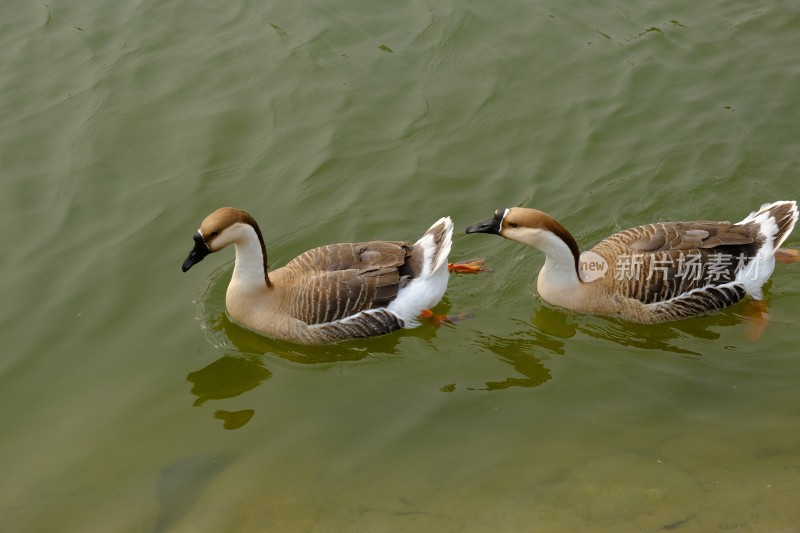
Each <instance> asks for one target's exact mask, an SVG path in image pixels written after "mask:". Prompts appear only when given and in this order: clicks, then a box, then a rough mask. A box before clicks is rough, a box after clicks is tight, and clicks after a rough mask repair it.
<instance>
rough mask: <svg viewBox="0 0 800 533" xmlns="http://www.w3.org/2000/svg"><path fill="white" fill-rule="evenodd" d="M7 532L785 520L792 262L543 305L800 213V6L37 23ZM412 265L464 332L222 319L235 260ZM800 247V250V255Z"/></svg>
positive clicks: (573, 527)
mask: <svg viewBox="0 0 800 533" xmlns="http://www.w3.org/2000/svg"><path fill="white" fill-rule="evenodd" d="M0 162H1V163H2V167H1V168H2V180H0V206H2V209H1V210H0V228H2V229H3V232H2V235H3V250H4V252H3V254H2V256H1V258H0V284H2V289H1V290H2V294H3V298H2V305H1V306H0V320H1V322H0V323H1V324H2V331H3V339H4V344H5V347H4V350H3V355H2V357H0V426H1V427H2V434H1V436H0V471H2V475H1V476H0V530H2V531H4V532H5V531H9V532H11V531H24V532H27V531H76V532H77V531H137V532H138V531H154V532H172V531H177V532H184V531H186V532H196V531H201V532H205V531H208V532H212V531H213V532H217V531H243V532H248V531H315V532H327V531H348V532H349V531H393V532H394V531H415V532H416V531H515V530H516V531H581V530H583V531H588V530H591V531H609V532H612V531H613V532H618V531H659V530H666V531H692V532H693V531H714V530H732V531H796V530H798V529H800V512H799V511H798V506H797V501H798V500H797V495H798V493H800V388H799V387H798V376H800V351H799V350H798V348H797V344H798V340H799V337H800V334H798V331H799V329H798V328H800V314H798V308H800V266H798V265H779V266H778V268H777V269H776V271H775V273H774V275H773V277H772V281H771V282H770V284H769V285H768V286H767V290H766V300H767V302H768V304H769V316H770V321H769V324H768V326H767V329H766V331H765V333H764V335H763V336H762V337H761V338H760V339H759V340H757V341H755V342H753V341H750V340H748V327H749V325H750V324H749V319H748V318H747V316H746V311H747V309H746V306H744V305H738V306H736V307H734V308H732V309H729V310H727V311H725V312H722V313H719V314H717V315H714V316H711V317H705V318H698V319H692V320H686V321H682V322H678V323H675V324H670V325H665V326H638V325H630V324H625V323H622V322H619V321H615V320H609V319H605V318H599V317H588V316H582V315H575V314H571V313H565V312H562V311H559V310H555V309H550V308H548V307H546V306H544V305H543V304H542V302H541V301H540V300H539V299H538V298H537V296H536V293H535V274H536V272H537V271H538V268H539V267H540V266H541V265H542V262H543V258H542V256H541V255H540V254H539V253H538V252H536V251H535V250H533V249H526V248H525V247H523V246H522V245H519V244H517V243H513V242H509V241H504V240H502V239H499V238H497V237H489V236H485V235H476V236H465V235H464V233H463V229H464V228H465V227H466V226H467V225H468V224H472V223H475V222H478V221H480V220H484V219H486V218H488V217H489V216H490V215H491V213H492V211H493V210H494V209H495V208H498V207H509V206H514V205H525V206H529V207H536V208H539V209H542V210H544V211H547V212H549V213H551V214H552V215H554V216H555V217H557V218H558V219H559V220H560V221H561V222H562V223H563V224H564V225H566V226H567V227H568V228H570V229H571V230H572V231H573V232H574V234H575V235H576V238H577V239H578V241H579V242H580V243H581V245H582V246H583V247H585V248H589V247H591V246H592V245H593V244H595V243H596V242H597V241H599V240H600V239H601V238H603V237H604V236H606V235H608V234H609V233H611V232H613V231H615V230H618V229H622V228H625V227H629V226H633V225H637V224H640V223H644V222H653V221H657V220H681V219H684V220H685V219H697V218H699V219H713V220H727V219H733V220H740V219H741V218H744V216H745V215H746V214H747V213H749V212H750V211H751V210H752V209H755V208H757V207H758V206H760V205H761V204H762V203H764V202H768V201H774V200H779V199H785V200H790V199H795V200H796V199H800V198H799V197H800V194H799V193H800V186H798V183H800V182H799V181H798V174H799V173H800V4H797V3H796V2H795V3H793V2H771V3H761V4H758V3H753V2H749V1H741V0H734V1H724V2H723V1H719V0H716V1H715V0H712V1H711V2H689V1H685V0H683V1H679V2H669V3H663V2H623V3H621V4H613V5H612V4H606V3H597V2H580V1H574V0H570V1H568V2H543V1H540V0H534V1H532V2H521V1H519V0H499V1H495V2H491V3H486V2H472V1H467V2H459V3H454V2H428V1H427V0H415V1H400V2H374V1H371V2H367V1H363V0H332V1H331V2H306V1H302V0H301V1H297V2H280V3H278V2H271V1H267V2H251V1H241V0H234V1H232V2H213V1H209V0H199V1H196V2H181V1H170V0H168V1H162V2H149V1H133V2H98V1H95V0H87V1H84V2H62V1H60V0H47V1H46V2H16V3H11V4H9V5H7V6H5V9H4V10H3V16H2V18H0ZM223 205H233V206H237V207H241V208H243V209H246V210H248V211H249V212H251V213H252V214H253V215H254V216H255V218H256V219H257V220H258V221H259V223H260V224H261V227H262V229H263V230H264V233H265V238H266V240H267V246H268V248H269V251H270V263H271V265H273V266H280V265H282V264H284V263H285V262H287V261H288V260H290V259H291V258H292V257H294V255H296V254H298V253H299V252H301V251H304V250H306V249H308V248H311V247H314V246H317V245H320V244H325V243H330V242H338V241H359V240H369V239H375V238H388V239H408V240H415V239H416V238H417V237H418V236H419V235H421V234H422V232H423V231H424V230H425V229H426V228H427V227H428V226H429V225H430V224H431V223H432V222H433V221H434V220H436V219H437V218H439V217H440V216H442V215H445V214H447V215H450V216H451V217H452V218H453V220H454V221H455V223H456V227H457V234H456V237H455V241H454V245H453V253H452V254H451V258H452V259H455V260H458V259H467V258H470V257H474V256H484V257H486V258H487V262H488V263H489V264H490V265H491V266H492V267H493V268H494V272H492V273H491V274H482V275H479V276H464V275H454V276H452V278H451V281H450V287H449V289H448V293H447V295H446V297H445V300H444V301H443V302H442V304H440V306H439V307H438V308H437V311H440V312H449V313H453V314H460V313H467V314H469V315H470V318H468V319H465V320H462V321H459V322H457V323H455V324H453V325H443V326H441V327H438V328H437V327H435V326H433V325H431V324H425V325H423V326H421V327H420V328H418V329H415V330H409V331H402V332H398V333H395V334H393V335H389V336H386V337H381V338H374V339H368V340H362V341H353V342H346V343H343V344H340V345H336V346H328V347H313V348H305V347H302V346H296V345H293V344H291V343H285V342H278V341H274V340H270V339H265V338H262V337H259V336H257V335H254V334H252V333H249V332H247V331H245V330H243V329H241V328H239V327H238V326H236V325H234V324H232V323H231V322H230V321H229V320H228V319H227V317H226V316H225V312H224V291H225V286H226V283H227V280H228V279H229V277H230V273H231V262H230V261H231V259H232V253H231V252H230V251H227V250H226V251H225V252H223V253H220V254H217V255H214V256H211V257H209V258H208V259H206V260H205V261H204V262H203V263H202V264H200V265H198V266H196V267H195V268H193V269H192V270H191V271H190V272H189V273H187V274H182V273H181V272H180V268H179V267H180V264H181V262H182V261H183V259H184V258H185V256H186V254H187V253H188V251H189V249H190V248H191V246H192V241H191V237H192V234H193V232H194V231H195V229H196V228H197V226H198V225H199V223H200V221H201V220H202V219H203V217H204V216H205V215H207V214H208V213H209V212H211V211H212V210H214V209H215V208H217V207H220V206H223ZM787 245H789V246H792V247H796V248H800V233H798V232H795V235H793V236H792V237H790V239H789V241H788V242H787Z"/></svg>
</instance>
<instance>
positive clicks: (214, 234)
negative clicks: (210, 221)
mask: <svg viewBox="0 0 800 533" xmlns="http://www.w3.org/2000/svg"><path fill="white" fill-rule="evenodd" d="M218 236H219V232H218V231H212V232H211V235H209V236H208V238H209V239H215V238H217V237H218Z"/></svg>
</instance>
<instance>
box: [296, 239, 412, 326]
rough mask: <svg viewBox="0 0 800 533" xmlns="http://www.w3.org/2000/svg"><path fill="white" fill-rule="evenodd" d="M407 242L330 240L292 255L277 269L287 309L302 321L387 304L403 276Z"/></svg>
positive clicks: (329, 319)
mask: <svg viewBox="0 0 800 533" xmlns="http://www.w3.org/2000/svg"><path fill="white" fill-rule="evenodd" d="M412 252H413V247H412V245H411V243H408V242H403V241H372V242H366V243H345V244H332V245H328V246H323V247H320V248H315V249H313V250H309V251H308V252H305V253H303V254H301V255H300V256H298V257H296V258H295V259H293V260H292V261H291V262H290V263H288V264H287V265H286V266H285V267H283V268H282V269H280V270H281V271H282V279H283V286H284V288H285V291H286V292H285V295H286V309H287V310H288V312H289V314H291V315H292V316H293V317H294V318H297V319H299V320H302V321H303V322H305V323H307V324H322V323H327V322H334V321H337V320H342V319H344V318H347V317H349V316H353V315H355V314H357V313H359V312H361V311H366V310H368V309H374V308H380V307H385V306H387V305H389V303H391V302H392V300H394V299H395V298H396V297H397V293H398V291H399V290H400V287H401V286H402V285H403V283H404V281H405V276H404V275H403V272H402V270H403V269H404V267H405V266H406V263H407V262H408V261H409V260H410V257H411V256H412V255H413V254H412Z"/></svg>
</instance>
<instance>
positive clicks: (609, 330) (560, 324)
mask: <svg viewBox="0 0 800 533" xmlns="http://www.w3.org/2000/svg"><path fill="white" fill-rule="evenodd" d="M532 322H533V324H534V326H535V328H534V329H535V335H538V336H542V335H543V332H546V333H547V335H556V336H559V337H563V338H566V337H571V336H573V335H575V333H577V332H581V333H584V334H586V335H588V336H590V337H593V338H596V339H601V340H604V341H609V342H613V343H615V344H619V345H621V346H625V347H631V348H638V349H640V350H662V351H665V352H671V353H675V354H679V355H681V356H688V357H693V358H697V357H701V356H702V354H701V353H700V352H697V351H695V350H691V349H689V348H686V347H685V346H681V345H680V344H681V343H682V341H687V340H691V339H693V338H694V339H704V340H717V339H719V338H720V337H721V334H720V333H719V332H718V331H716V329H719V328H724V327H730V326H736V327H745V326H746V324H745V323H744V321H743V317H741V316H740V315H737V314H736V313H735V312H734V311H733V310H725V311H722V312H720V313H715V314H713V315H709V316H703V317H695V318H690V319H686V320H680V321H677V322H670V323H666V324H634V323H631V322H626V321H623V320H617V319H614V318H606V317H587V316H576V315H573V314H571V313H568V312H565V311H561V310H559V309H554V308H550V307H546V306H545V307H542V308H540V309H539V310H537V311H536V312H535V313H534V315H533V317H532ZM547 335H544V337H545V338H547ZM686 344H691V343H688V342H687V343H686ZM695 344H696V343H695ZM562 353H563V352H562Z"/></svg>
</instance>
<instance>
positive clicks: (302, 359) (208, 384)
mask: <svg viewBox="0 0 800 533" xmlns="http://www.w3.org/2000/svg"><path fill="white" fill-rule="evenodd" d="M446 305H447V304H445V306H446ZM437 308H438V307H437ZM204 309H205V313H204V315H203V316H200V317H199V318H200V320H201V321H202V323H203V326H204V327H203V329H204V331H205V332H206V336H207V338H208V340H209V342H210V343H211V344H212V345H214V346H215V347H217V348H218V349H220V350H222V351H224V352H225V355H223V356H222V357H220V358H219V359H217V360H216V361H214V362H212V363H211V364H209V365H207V366H205V367H203V368H201V369H200V370H196V371H194V372H190V373H189V374H188V375H187V376H186V379H187V381H189V382H190V383H192V389H191V393H192V394H194V395H195V396H196V399H195V401H194V405H195V406H201V405H203V404H204V403H206V402H207V401H209V400H225V399H228V398H234V397H237V396H241V395H242V394H244V393H247V392H249V391H251V390H253V389H255V388H256V387H258V386H260V385H262V384H263V383H265V382H267V381H269V380H270V379H271V378H272V371H270V370H269V369H268V368H267V366H266V363H265V361H268V360H269V359H268V358H267V357H265V356H276V357H277V358H279V359H278V360H276V363H277V364H280V361H287V362H290V363H298V364H301V365H320V364H326V363H327V364H329V363H336V362H342V361H349V362H354V361H360V360H362V359H365V358H367V357H370V356H374V355H376V354H396V353H397V352H398V343H399V342H400V339H402V338H403V337H404V335H405V334H404V332H403V331H402V330H401V331H400V332H395V333H394V334H392V335H385V336H382V337H374V338H370V339H359V340H353V341H345V342H342V343H339V344H332V345H320V346H301V345H298V344H294V343H291V342H286V341H281V340H276V339H271V338H267V337H263V336H261V335H258V334H256V333H253V332H251V331H250V330H247V329H245V328H242V327H241V326H239V325H237V324H236V323H234V322H232V321H231V320H230V319H229V318H228V317H227V315H226V314H225V312H224V311H221V310H217V312H216V313H215V314H214V315H210V314H208V310H209V309H208V308H207V307H206V308H204ZM436 329H437V328H436V327H434V326H430V325H423V326H421V327H419V328H417V329H415V330H414V332H413V333H409V334H410V335H413V336H415V337H422V338H426V339H431V338H433V337H434V336H435V335H436ZM254 415H255V410H254V409H244V410H240V411H225V410H217V411H216V412H215V413H214V418H215V419H218V420H221V421H222V422H223V427H224V428H225V429H229V430H232V429H239V428H241V427H243V426H244V425H245V424H247V423H248V422H250V420H251V419H252V418H253V416H254Z"/></svg>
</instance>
